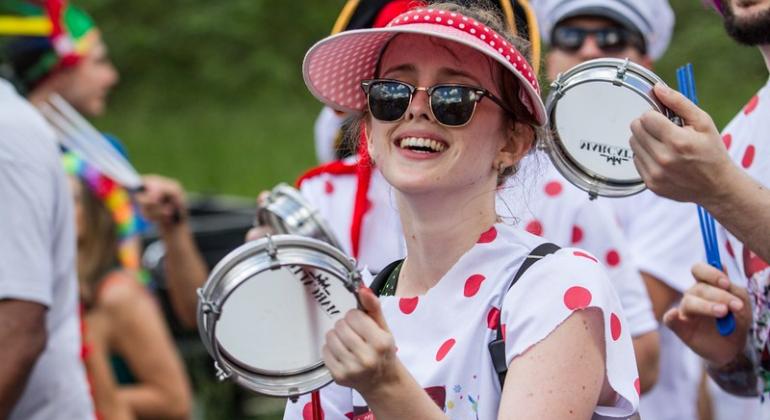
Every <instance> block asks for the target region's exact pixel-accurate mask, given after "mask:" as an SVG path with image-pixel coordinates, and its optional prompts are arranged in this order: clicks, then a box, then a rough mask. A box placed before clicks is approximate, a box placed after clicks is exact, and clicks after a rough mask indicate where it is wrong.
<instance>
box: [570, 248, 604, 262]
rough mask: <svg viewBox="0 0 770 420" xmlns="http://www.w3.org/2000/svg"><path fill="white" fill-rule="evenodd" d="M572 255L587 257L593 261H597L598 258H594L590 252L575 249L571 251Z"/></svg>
mask: <svg viewBox="0 0 770 420" xmlns="http://www.w3.org/2000/svg"><path fill="white" fill-rule="evenodd" d="M572 255H574V256H576V257H582V258H588V259H589V260H591V261H593V262H595V263H598V262H599V260H597V259H596V258H594V257H593V255H591V254H589V253H587V252H583V251H575V252H573V253H572Z"/></svg>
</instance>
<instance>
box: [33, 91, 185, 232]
mask: <svg viewBox="0 0 770 420" xmlns="http://www.w3.org/2000/svg"><path fill="white" fill-rule="evenodd" d="M39 109H40V112H41V113H42V114H43V116H44V117H45V118H46V119H47V120H48V122H49V123H50V124H51V126H52V127H53V128H54V130H55V131H56V134H57V137H58V139H59V142H60V143H61V144H62V145H63V146H64V147H66V148H67V149H69V150H70V151H72V152H74V153H75V154H77V155H79V156H80V157H81V158H83V159H84V160H85V161H86V162H88V163H89V164H90V165H92V166H93V167H94V168H96V169H97V170H98V171H99V172H101V173H103V174H105V175H106V176H108V177H109V178H111V179H113V180H114V181H115V182H117V183H118V184H120V185H122V186H123V187H125V188H126V189H128V190H129V191H132V192H141V191H144V185H143V183H142V178H141V176H140V175H139V173H138V172H137V171H136V169H134V167H133V166H132V165H131V163H129V161H128V160H127V159H126V158H125V156H123V155H122V154H121V153H120V152H119V151H118V150H117V149H116V148H115V146H113V145H112V143H110V141H109V140H107V138H106V137H104V135H103V134H102V133H100V132H99V131H98V130H97V129H96V128H94V127H93V126H92V125H91V124H90V123H89V122H88V121H87V120H86V119H85V118H84V117H83V116H81V115H80V114H79V113H78V112H77V111H76V110H75V108H73V107H72V106H71V105H70V104H69V103H67V101H66V100H64V98H62V97H61V96H59V95H58V94H52V95H51V96H49V97H48V98H47V100H46V101H45V102H44V103H43V104H42V105H40V107H39ZM164 201H168V200H167V198H166V199H164ZM171 219H172V221H173V222H174V223H179V221H180V220H181V212H180V210H179V209H178V208H176V207H175V208H174V209H173V212H172V215H171Z"/></svg>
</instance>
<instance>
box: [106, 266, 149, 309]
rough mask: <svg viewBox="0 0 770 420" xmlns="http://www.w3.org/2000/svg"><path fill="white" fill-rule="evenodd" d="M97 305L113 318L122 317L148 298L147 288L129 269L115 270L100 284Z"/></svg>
mask: <svg viewBox="0 0 770 420" xmlns="http://www.w3.org/2000/svg"><path fill="white" fill-rule="evenodd" d="M96 296H97V297H96V299H97V305H98V306H99V307H100V308H102V309H104V311H105V312H107V313H108V314H109V315H110V316H111V317H113V318H122V317H125V316H128V315H130V314H132V313H134V312H135V311H136V310H137V309H138V308H140V305H138V304H139V303H140V302H141V301H142V300H144V299H147V297H148V295H147V290H146V289H145V288H144V286H143V285H142V284H141V283H139V281H138V280H137V278H136V275H135V274H133V273H131V272H129V271H127V270H114V271H111V272H110V273H109V274H107V275H106V276H105V278H104V279H103V280H102V282H101V283H100V284H99V287H98V289H97V294H96Z"/></svg>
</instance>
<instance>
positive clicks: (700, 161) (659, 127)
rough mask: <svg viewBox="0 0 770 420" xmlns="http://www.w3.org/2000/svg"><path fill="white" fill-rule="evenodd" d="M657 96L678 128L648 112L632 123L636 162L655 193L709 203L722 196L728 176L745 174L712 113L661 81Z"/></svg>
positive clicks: (632, 142) (663, 118)
mask: <svg viewBox="0 0 770 420" xmlns="http://www.w3.org/2000/svg"><path fill="white" fill-rule="evenodd" d="M654 93H655V96H656V97H657V98H658V99H659V100H660V101H661V102H662V103H663V105H665V106H666V107H668V108H669V109H671V110H672V111H673V112H674V113H675V114H677V115H679V116H680V117H681V118H682V120H683V122H684V127H679V126H677V125H676V124H674V123H673V122H671V121H670V120H669V119H668V118H666V117H665V116H664V115H663V114H661V113H659V112H655V111H648V112H646V113H645V114H644V115H642V116H641V117H640V118H638V119H636V120H634V121H633V122H632V123H631V132H632V134H633V135H632V136H631V140H630V144H631V149H633V151H634V164H635V165H636V168H637V169H638V170H639V174H640V175H641V176H642V179H643V180H644V182H645V184H647V186H648V187H649V188H650V189H651V190H653V191H654V192H655V193H657V194H659V195H662V196H664V197H668V198H671V199H674V200H677V201H688V202H696V203H698V204H702V205H704V206H706V207H708V206H709V205H710V204H712V203H714V202H718V201H719V200H720V194H721V193H722V191H720V190H722V189H723V188H724V186H725V185H726V184H727V181H726V179H728V178H729V177H731V176H734V175H736V173H740V170H739V169H738V168H737V167H735V165H733V163H732V161H731V160H730V157H729V155H728V154H727V149H726V148H725V145H724V143H723V142H722V138H721V136H720V135H719V132H718V131H717V129H716V126H715V125H714V121H713V120H712V119H711V117H710V116H709V115H708V114H707V113H706V112H704V111H703V110H701V109H700V108H698V107H697V106H696V105H695V104H693V103H692V102H690V100H688V99H687V98H686V97H685V96H683V95H682V94H680V93H679V92H676V91H674V90H673V89H671V88H669V87H667V86H665V85H663V84H661V83H658V84H657V85H655V88H654Z"/></svg>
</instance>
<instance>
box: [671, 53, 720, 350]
mask: <svg viewBox="0 0 770 420" xmlns="http://www.w3.org/2000/svg"><path fill="white" fill-rule="evenodd" d="M676 78H677V82H678V85H679V86H678V87H679V91H680V92H682V94H683V95H684V96H686V97H687V98H688V99H690V101H692V102H693V103H694V104H696V105H698V96H697V94H696V93H695V77H694V75H693V67H692V64H691V63H687V65H685V66H682V67H679V68H678V69H677V70H676ZM698 221H699V223H700V230H701V236H702V237H703V244H704V246H705V248H706V259H707V261H708V263H709V264H710V265H711V266H712V267H715V268H717V269H718V270H722V261H721V258H720V256H719V241H718V240H717V233H716V226H715V224H714V217H713V216H711V214H710V213H709V212H708V211H707V210H706V209H704V208H703V207H701V206H698ZM716 324H717V330H718V331H719V334H720V335H722V336H727V335H730V334H732V333H733V331H735V317H734V316H733V314H732V313H731V312H728V313H727V315H725V316H723V317H721V318H719V319H717V321H716Z"/></svg>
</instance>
